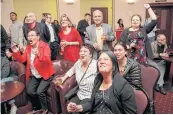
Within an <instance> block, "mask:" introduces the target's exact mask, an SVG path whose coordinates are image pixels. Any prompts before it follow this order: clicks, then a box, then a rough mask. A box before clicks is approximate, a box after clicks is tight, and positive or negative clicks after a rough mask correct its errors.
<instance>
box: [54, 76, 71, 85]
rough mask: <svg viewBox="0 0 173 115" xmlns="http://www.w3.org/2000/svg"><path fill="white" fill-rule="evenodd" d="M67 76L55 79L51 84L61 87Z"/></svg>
mask: <svg viewBox="0 0 173 115" xmlns="http://www.w3.org/2000/svg"><path fill="white" fill-rule="evenodd" d="M67 77H68V76H67V75H65V76H63V77H57V78H55V79H54V80H53V82H54V83H55V84H57V85H62V84H63V83H64V81H65V80H66V79H67Z"/></svg>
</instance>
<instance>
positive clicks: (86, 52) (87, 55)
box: [79, 46, 92, 62]
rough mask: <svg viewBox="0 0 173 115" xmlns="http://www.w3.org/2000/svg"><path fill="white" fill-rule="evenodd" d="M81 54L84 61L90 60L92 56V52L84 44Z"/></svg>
mask: <svg viewBox="0 0 173 115" xmlns="http://www.w3.org/2000/svg"><path fill="white" fill-rule="evenodd" d="M79 55H80V59H81V61H82V62H88V61H89V60H91V58H92V54H91V52H90V51H89V49H88V48H86V47H84V46H82V47H81V49H80V53H79Z"/></svg>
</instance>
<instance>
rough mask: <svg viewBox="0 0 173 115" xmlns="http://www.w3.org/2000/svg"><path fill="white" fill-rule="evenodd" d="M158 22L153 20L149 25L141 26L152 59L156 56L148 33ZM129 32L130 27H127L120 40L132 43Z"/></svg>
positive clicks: (148, 54) (149, 56) (147, 50)
mask: <svg viewBox="0 0 173 115" xmlns="http://www.w3.org/2000/svg"><path fill="white" fill-rule="evenodd" d="M156 24H157V21H156V20H152V21H151V23H149V24H148V25H147V26H144V27H142V28H141V30H142V33H143V35H144V42H145V48H146V52H147V56H148V58H150V59H153V58H154V56H153V53H152V49H151V45H150V42H149V40H148V37H147V34H148V33H150V32H151V31H152V30H153V29H154V27H155V26H156ZM128 33H129V28H127V29H125V30H124V31H123V32H122V34H121V36H120V41H121V42H125V43H126V44H128V45H129V44H130V43H131V41H129V39H128V37H127V36H128Z"/></svg>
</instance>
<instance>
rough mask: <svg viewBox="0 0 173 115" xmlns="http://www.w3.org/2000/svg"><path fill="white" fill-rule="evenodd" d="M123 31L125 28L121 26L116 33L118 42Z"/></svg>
mask: <svg viewBox="0 0 173 115" xmlns="http://www.w3.org/2000/svg"><path fill="white" fill-rule="evenodd" d="M123 30H124V28H123V27H122V26H120V27H119V28H118V29H117V31H116V38H117V40H119V39H120V36H121V33H122V31H123Z"/></svg>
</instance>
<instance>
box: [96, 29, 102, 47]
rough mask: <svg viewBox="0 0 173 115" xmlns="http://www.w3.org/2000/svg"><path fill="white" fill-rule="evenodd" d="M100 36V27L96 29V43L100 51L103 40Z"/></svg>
mask: <svg viewBox="0 0 173 115" xmlns="http://www.w3.org/2000/svg"><path fill="white" fill-rule="evenodd" d="M102 35H103V28H102V26H100V27H96V36H97V43H98V44H99V45H100V47H101V49H103V40H102V39H101V37H102Z"/></svg>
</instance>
